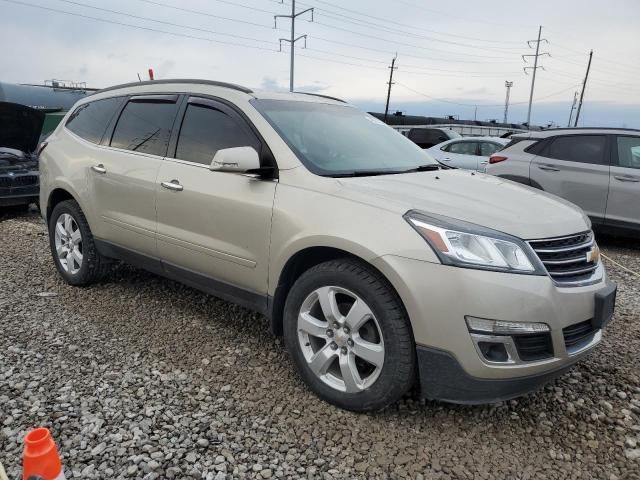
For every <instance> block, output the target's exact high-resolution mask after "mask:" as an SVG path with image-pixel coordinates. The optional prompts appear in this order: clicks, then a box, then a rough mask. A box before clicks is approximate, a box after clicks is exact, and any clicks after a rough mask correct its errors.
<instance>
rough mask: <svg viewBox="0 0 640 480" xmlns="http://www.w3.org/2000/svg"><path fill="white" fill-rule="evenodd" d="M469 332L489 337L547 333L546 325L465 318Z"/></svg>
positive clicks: (547, 327)
mask: <svg viewBox="0 0 640 480" xmlns="http://www.w3.org/2000/svg"><path fill="white" fill-rule="evenodd" d="M465 320H466V321H467V326H468V327H469V330H470V331H471V332H476V333H484V334H489V335H518V334H523V333H543V332H548V331H549V326H548V325H547V324H546V323H535V322H505V321H502V320H488V319H486V318H476V317H465Z"/></svg>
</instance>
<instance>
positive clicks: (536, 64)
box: [522, 25, 551, 127]
mask: <svg viewBox="0 0 640 480" xmlns="http://www.w3.org/2000/svg"><path fill="white" fill-rule="evenodd" d="M541 36H542V25H540V28H538V39H537V40H529V41H528V42H527V45H528V46H529V48H533V46H532V44H534V43H535V45H536V53H535V54H529V55H522V60H523V61H524V63H527V58H528V57H533V58H534V60H533V67H523V70H524V73H525V74H527V75H528V73H527V70H533V76H532V78H531V92H529V111H528V112H527V127H529V126H530V125H531V105H532V104H533V89H534V88H535V85H536V72H537V71H538V69H539V68H541V69H542V70H544V67H543V66H542V65H538V57H542V56H543V55H548V56H551V54H549V53H548V52H544V53H540V42H547V43H549V41H548V40H547V39H546V38H540V37H541Z"/></svg>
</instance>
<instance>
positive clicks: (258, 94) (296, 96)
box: [95, 78, 346, 104]
mask: <svg viewBox="0 0 640 480" xmlns="http://www.w3.org/2000/svg"><path fill="white" fill-rule="evenodd" d="M185 84H187V85H194V86H195V85H198V86H205V87H206V86H211V87H218V88H225V89H229V90H233V91H235V92H239V93H242V94H246V95H249V96H251V97H253V98H261V99H270V100H296V101H304V102H316V103H335V102H339V103H343V104H344V103H346V102H345V101H344V100H340V99H339V98H335V97H330V96H328V95H320V94H316V93H307V92H294V93H290V92H270V91H262V90H257V91H256V90H252V89H250V88H247V87H244V86H242V85H237V84H235V83H227V82H218V81H215V80H203V79H194V78H178V79H162V80H147V81H143V82H131V83H124V84H121V85H114V86H112V87H107V88H103V89H102V90H98V91H97V92H95V95H101V94H103V93H105V92H115V91H118V90H125V89H134V90H137V89H139V90H147V91H148V87H150V86H153V87H157V86H158V85H167V86H170V85H176V86H177V85H185Z"/></svg>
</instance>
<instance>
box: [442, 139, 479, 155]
mask: <svg viewBox="0 0 640 480" xmlns="http://www.w3.org/2000/svg"><path fill="white" fill-rule="evenodd" d="M477 147H478V144H477V143H476V142H458V143H452V144H451V145H449V152H451V153H457V154H458V155H475V154H476V150H477Z"/></svg>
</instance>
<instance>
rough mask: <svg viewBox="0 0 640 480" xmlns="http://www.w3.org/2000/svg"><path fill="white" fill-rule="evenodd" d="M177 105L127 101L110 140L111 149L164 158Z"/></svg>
mask: <svg viewBox="0 0 640 480" xmlns="http://www.w3.org/2000/svg"><path fill="white" fill-rule="evenodd" d="M176 110H177V105H176V103H175V102H170V101H149V100H146V101H138V100H130V101H129V103H127V106H126V107H124V110H123V111H122V114H120V118H119V119H118V123H117V124H116V128H115V130H114V131H113V136H112V137H111V146H112V147H115V148H123V149H125V150H132V151H134V152H143V153H149V154H152V155H159V156H164V155H166V153H167V146H168V145H169V138H170V137H171V127H172V125H173V121H174V118H175V115H176Z"/></svg>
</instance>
